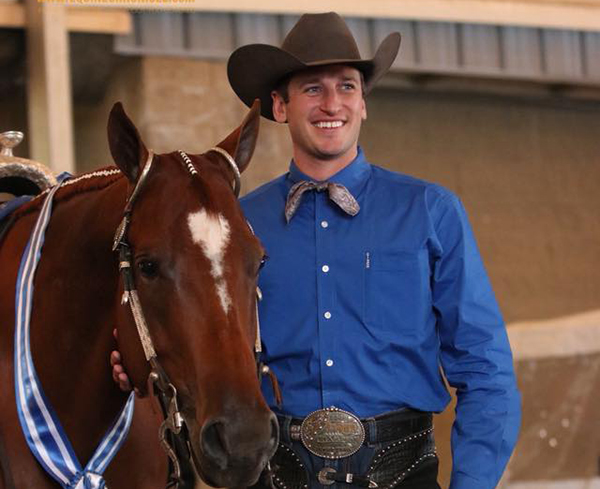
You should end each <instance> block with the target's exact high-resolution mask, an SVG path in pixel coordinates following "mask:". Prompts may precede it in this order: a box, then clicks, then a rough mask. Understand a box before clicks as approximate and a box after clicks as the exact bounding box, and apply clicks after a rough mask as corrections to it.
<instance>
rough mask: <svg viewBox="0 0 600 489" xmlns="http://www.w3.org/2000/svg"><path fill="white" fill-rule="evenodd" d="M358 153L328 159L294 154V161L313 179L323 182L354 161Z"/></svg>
mask: <svg viewBox="0 0 600 489" xmlns="http://www.w3.org/2000/svg"><path fill="white" fill-rule="evenodd" d="M357 154H358V149H357V150H356V152H354V153H351V154H349V155H345V156H344V157H343V158H338V159H332V160H326V159H319V158H310V157H306V156H305V155H298V154H294V163H295V164H296V166H297V167H298V169H299V170H300V171H301V172H302V173H304V174H305V175H306V176H308V177H310V179H311V180H314V181H316V182H322V181H325V180H328V179H329V178H330V177H331V176H332V175H335V174H336V173H337V172H339V171H341V170H343V169H344V168H346V167H347V166H348V165H349V164H350V163H352V162H353V161H354V159H355V158H356V156H357Z"/></svg>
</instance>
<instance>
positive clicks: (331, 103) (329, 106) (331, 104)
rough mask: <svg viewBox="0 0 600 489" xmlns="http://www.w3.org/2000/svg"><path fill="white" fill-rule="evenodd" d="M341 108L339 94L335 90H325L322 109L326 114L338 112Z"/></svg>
mask: <svg viewBox="0 0 600 489" xmlns="http://www.w3.org/2000/svg"><path fill="white" fill-rule="evenodd" d="M340 108H341V100H340V96H339V94H338V93H337V92H336V91H335V90H324V91H323V97H322V98H321V110H322V111H323V112H325V113H326V114H330V115H333V114H336V113H337V112H339V110H340Z"/></svg>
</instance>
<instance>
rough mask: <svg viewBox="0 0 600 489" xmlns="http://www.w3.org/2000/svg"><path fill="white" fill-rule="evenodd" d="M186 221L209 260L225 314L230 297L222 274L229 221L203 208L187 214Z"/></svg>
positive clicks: (227, 241) (227, 242) (194, 238)
mask: <svg viewBox="0 0 600 489" xmlns="http://www.w3.org/2000/svg"><path fill="white" fill-rule="evenodd" d="M187 221H188V226H189V228H190V231H191V233H192V239H193V240H194V243H196V244H198V245H200V247H201V248H202V251H203V252H204V254H205V255H206V258H208V260H209V261H210V266H211V270H210V273H211V275H212V276H213V277H214V278H215V286H216V289H217V295H218V296H219V300H220V301H221V306H222V307H223V310H224V311H225V314H227V312H228V311H229V307H230V305H231V297H229V293H228V292H227V283H226V282H225V277H224V276H223V256H224V255H225V251H226V249H227V245H228V244H229V234H230V228H229V223H228V222H227V219H225V217H223V215H222V214H216V215H215V214H209V213H207V212H206V211H205V210H204V209H200V210H199V211H198V212H193V213H191V214H190V215H188V219H187Z"/></svg>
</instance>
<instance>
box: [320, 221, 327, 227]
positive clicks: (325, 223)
mask: <svg viewBox="0 0 600 489" xmlns="http://www.w3.org/2000/svg"><path fill="white" fill-rule="evenodd" d="M327 226H329V223H328V222H327V221H321V227H322V228H326V227H327Z"/></svg>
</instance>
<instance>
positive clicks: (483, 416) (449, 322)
mask: <svg viewBox="0 0 600 489" xmlns="http://www.w3.org/2000/svg"><path fill="white" fill-rule="evenodd" d="M435 213H436V216H435V218H434V226H435V230H436V234H437V240H438V246H439V253H438V256H437V257H436V259H435V261H434V270H433V280H432V299H433V306H434V311H435V313H436V316H437V325H438V334H439V338H440V344H441V348H440V352H441V353H440V363H441V366H442V369H443V371H444V374H445V376H446V378H447V380H448V383H449V384H450V385H451V386H452V387H454V388H456V395H457V406H456V419H455V422H454V425H453V427H452V438H451V443H452V460H453V468H452V477H451V483H450V489H493V488H495V487H496V485H497V483H498V481H499V479H500V477H501V476H502V473H503V472H504V469H505V467H506V464H507V462H508V459H509V457H510V454H511V453H512V451H513V449H514V446H515V444H516V441H517V437H518V432H519V427H520V421H521V400H520V395H519V391H518V389H517V384H516V378H515V373H514V368H513V361H512V353H511V350H510V345H509V342H508V337H507V334H506V328H505V325H504V321H503V319H502V315H501V313H500V310H499V308H498V305H497V303H496V299H495V297H494V293H493V291H492V288H491V285H490V281H489V279H488V277H487V274H486V271H485V268H484V266H483V263H482V260H481V257H480V255H479V251H478V249H477V244H476V242H475V238H474V236H473V232H472V230H471V227H470V225H469V222H468V218H467V215H466V212H465V210H464V207H463V206H462V204H461V202H460V200H459V199H458V198H457V197H455V196H454V195H449V196H446V197H445V198H443V199H441V201H438V203H437V205H436V206H435Z"/></svg>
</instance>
